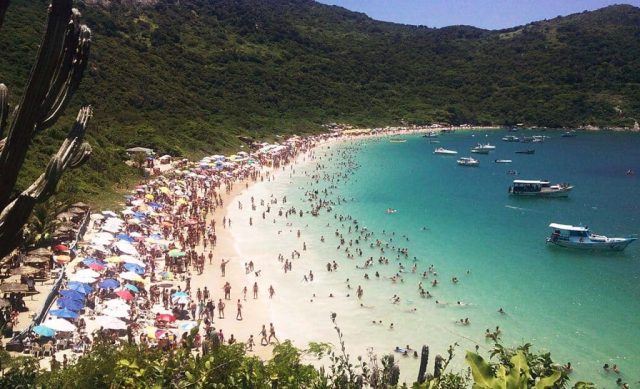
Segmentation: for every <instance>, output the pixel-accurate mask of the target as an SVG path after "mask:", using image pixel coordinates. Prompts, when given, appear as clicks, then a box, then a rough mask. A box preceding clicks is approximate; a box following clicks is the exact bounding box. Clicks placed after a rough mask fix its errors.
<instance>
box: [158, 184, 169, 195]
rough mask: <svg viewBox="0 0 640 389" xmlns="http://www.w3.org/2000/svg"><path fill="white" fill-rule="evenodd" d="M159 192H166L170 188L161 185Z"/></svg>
mask: <svg viewBox="0 0 640 389" xmlns="http://www.w3.org/2000/svg"><path fill="white" fill-rule="evenodd" d="M160 192H162V193H165V194H167V193H169V192H170V190H169V188H167V187H166V186H163V187H160Z"/></svg>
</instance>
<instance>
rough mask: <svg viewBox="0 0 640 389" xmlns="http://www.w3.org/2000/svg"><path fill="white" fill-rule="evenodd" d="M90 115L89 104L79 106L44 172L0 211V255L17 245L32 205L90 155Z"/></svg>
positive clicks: (49, 194)
mask: <svg viewBox="0 0 640 389" xmlns="http://www.w3.org/2000/svg"><path fill="white" fill-rule="evenodd" d="M91 114H92V110H91V107H83V108H81V109H80V112H79V113H78V117H77V118H76V121H75V123H74V125H73V127H72V128H71V130H70V131H69V133H68V134H67V138H66V139H65V140H64V142H63V143H62V145H61V146H60V148H59V149H58V152H57V153H56V154H55V155H54V156H52V157H51V159H50V160H49V163H48V164H47V168H46V170H45V172H44V173H43V174H41V175H40V177H38V178H37V179H36V180H35V181H34V182H33V184H31V186H29V187H28V188H27V189H26V190H25V191H23V192H22V193H21V194H20V195H19V196H18V197H16V198H15V199H14V200H13V201H12V202H11V203H9V204H8V205H7V206H6V207H5V208H4V210H3V211H2V213H1V214H0V257H3V256H5V255H6V254H8V253H9V252H11V250H13V248H14V247H15V246H16V245H17V244H18V242H19V241H20V238H21V234H22V226H23V225H24V224H25V223H26V222H27V220H28V218H29V215H30V214H31V212H32V210H33V207H34V206H35V205H36V204H37V203H38V202H40V201H43V200H45V199H47V198H48V197H49V196H51V195H52V194H53V192H54V191H55V188H56V186H57V185H58V182H59V181H60V178H61V177H62V174H63V173H64V171H65V170H67V169H73V168H76V167H78V166H80V165H81V164H82V163H83V162H84V161H86V159H87V158H88V157H89V155H90V154H91V146H90V145H89V144H88V143H86V142H83V138H84V134H85V132H86V129H87V124H88V122H89V119H90V118H91Z"/></svg>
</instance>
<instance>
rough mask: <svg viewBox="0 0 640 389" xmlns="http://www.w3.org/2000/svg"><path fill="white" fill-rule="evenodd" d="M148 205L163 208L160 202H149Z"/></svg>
mask: <svg viewBox="0 0 640 389" xmlns="http://www.w3.org/2000/svg"><path fill="white" fill-rule="evenodd" d="M147 205H148V206H150V207H151V208H153V209H158V208H162V205H160V204H158V203H155V202H154V203H149V204H147Z"/></svg>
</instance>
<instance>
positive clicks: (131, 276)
mask: <svg viewBox="0 0 640 389" xmlns="http://www.w3.org/2000/svg"><path fill="white" fill-rule="evenodd" d="M119 277H120V278H122V279H123V280H128V281H137V282H142V281H144V278H143V277H142V276H140V275H139V274H137V273H134V272H132V271H126V272H124V273H120V275H119Z"/></svg>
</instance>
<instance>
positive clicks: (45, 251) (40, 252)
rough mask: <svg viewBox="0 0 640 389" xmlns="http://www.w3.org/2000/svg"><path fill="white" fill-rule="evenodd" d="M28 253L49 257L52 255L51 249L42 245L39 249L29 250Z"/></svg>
mask: <svg viewBox="0 0 640 389" xmlns="http://www.w3.org/2000/svg"><path fill="white" fill-rule="evenodd" d="M27 255H38V256H44V257H49V256H51V250H49V249H46V248H44V247H41V248H39V249H35V250H31V251H29V252H28V253H27Z"/></svg>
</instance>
